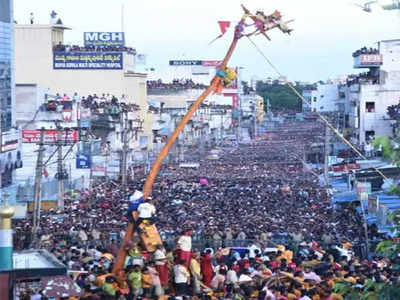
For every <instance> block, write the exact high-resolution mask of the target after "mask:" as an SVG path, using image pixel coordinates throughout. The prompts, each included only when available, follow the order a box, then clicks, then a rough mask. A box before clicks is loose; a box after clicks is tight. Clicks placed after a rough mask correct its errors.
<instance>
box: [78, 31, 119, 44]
mask: <svg viewBox="0 0 400 300" xmlns="http://www.w3.org/2000/svg"><path fill="white" fill-rule="evenodd" d="M83 40H84V43H85V46H125V34H124V32H84V33H83Z"/></svg>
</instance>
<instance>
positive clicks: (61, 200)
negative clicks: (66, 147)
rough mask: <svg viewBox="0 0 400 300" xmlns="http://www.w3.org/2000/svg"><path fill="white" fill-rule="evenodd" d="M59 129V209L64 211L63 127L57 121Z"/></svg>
mask: <svg viewBox="0 0 400 300" xmlns="http://www.w3.org/2000/svg"><path fill="white" fill-rule="evenodd" d="M56 128H57V182H58V196H57V208H58V209H61V210H64V181H63V180H64V172H63V166H62V163H63V156H62V131H61V130H62V127H61V126H60V123H59V121H56Z"/></svg>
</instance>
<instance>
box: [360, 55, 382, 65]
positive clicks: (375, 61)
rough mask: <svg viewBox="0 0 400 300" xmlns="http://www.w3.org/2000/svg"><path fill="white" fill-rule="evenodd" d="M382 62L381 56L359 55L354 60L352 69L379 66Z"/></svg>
mask: <svg viewBox="0 0 400 300" xmlns="http://www.w3.org/2000/svg"><path fill="white" fill-rule="evenodd" d="M382 62H383V58H382V55H381V54H361V55H359V56H357V57H355V58H354V67H356V68H358V67H366V66H380V65H381V64H382Z"/></svg>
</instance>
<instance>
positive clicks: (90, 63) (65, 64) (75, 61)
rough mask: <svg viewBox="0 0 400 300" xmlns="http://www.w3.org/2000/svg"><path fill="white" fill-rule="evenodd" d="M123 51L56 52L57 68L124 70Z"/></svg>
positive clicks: (54, 59)
mask: <svg viewBox="0 0 400 300" xmlns="http://www.w3.org/2000/svg"><path fill="white" fill-rule="evenodd" d="M122 68H123V53H122V52H54V54H53V69H55V70H64V69H69V70H88V69H93V70H122Z"/></svg>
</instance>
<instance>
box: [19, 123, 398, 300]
mask: <svg viewBox="0 0 400 300" xmlns="http://www.w3.org/2000/svg"><path fill="white" fill-rule="evenodd" d="M277 130H278V131H279V130H280V131H282V132H283V133H285V134H284V136H283V137H282V138H280V137H279V133H278V135H275V136H274V139H269V138H267V139H265V138H262V139H259V140H257V141H254V142H253V143H251V144H247V145H240V146H239V147H233V146H232V147H228V148H224V149H223V152H222V154H221V155H220V159H219V160H200V167H199V168H192V169H186V168H185V169H183V168H179V167H178V166H177V165H165V166H163V167H162V170H161V173H160V175H159V178H158V180H157V182H156V184H155V186H154V187H153V191H152V198H151V199H149V200H148V201H147V202H146V203H145V205H147V207H152V206H153V205H154V207H155V210H156V213H155V214H154V215H153V214H151V215H150V216H151V217H153V220H154V222H155V224H156V226H157V228H158V231H159V233H160V235H161V237H162V239H163V241H164V243H163V245H161V244H159V245H158V246H157V250H156V251H155V252H154V253H153V254H149V253H147V252H145V251H143V248H140V243H139V240H138V239H137V238H133V240H132V241H129V242H128V243H125V244H123V247H124V248H125V249H126V250H127V252H128V259H127V260H126V266H125V269H124V272H121V273H120V274H117V275H115V276H114V275H110V274H109V273H110V271H111V269H112V266H113V263H114V261H115V257H116V255H117V252H118V248H119V245H118V241H119V240H120V239H121V237H123V236H124V234H125V229H126V227H127V224H128V221H129V216H127V215H126V211H127V209H128V206H129V196H130V195H132V194H133V193H134V191H135V190H142V187H143V183H144V174H136V175H135V178H136V180H135V181H132V182H130V183H129V186H128V187H127V189H126V190H125V189H124V188H122V187H121V186H120V185H119V184H118V182H103V183H99V184H96V185H94V187H93V188H92V189H85V190H82V191H72V192H71V193H68V195H67V199H66V202H65V205H66V206H65V211H64V212H61V211H49V212H43V214H42V217H41V223H40V231H39V238H40V245H41V246H42V247H44V248H47V249H48V250H49V251H50V252H52V253H53V254H54V255H55V256H56V257H57V258H58V259H59V260H60V261H62V262H63V263H64V264H66V265H67V266H68V269H70V270H75V271H76V273H74V275H75V276H74V280H75V281H76V283H77V284H78V285H79V286H80V287H81V288H82V289H83V290H84V291H85V296H82V297H81V298H80V299H121V295H122V297H124V298H125V299H232V300H233V299H234V300H242V299H243V300H244V299H262V300H286V299H301V300H308V299H313V300H319V299H321V300H332V299H343V297H342V296H341V295H339V294H337V293H335V292H334V290H333V286H334V284H335V283H337V282H342V281H343V282H349V283H351V284H353V285H356V286H358V287H359V288H361V287H362V286H363V284H365V283H366V280H367V279H368V278H372V279H374V280H375V281H377V282H383V281H393V282H395V281H397V280H398V275H399V273H398V271H396V270H395V269H394V268H393V266H394V263H393V262H392V261H390V260H388V259H386V258H382V257H379V256H374V257H373V258H372V259H370V260H366V259H364V258H363V256H362V255H361V251H359V248H358V246H359V245H362V243H363V242H364V241H363V238H362V237H363V228H362V223H361V219H360V217H359V215H358V214H357V213H356V211H355V209H354V207H353V206H351V205H349V206H344V207H342V208H341V209H339V210H334V209H333V207H332V206H331V202H330V190H329V189H328V188H325V187H321V186H320V185H319V180H318V178H317V177H315V175H314V174H312V173H310V172H309V171H307V169H306V168H303V165H302V163H301V162H300V161H299V160H298V159H297V158H296V157H297V156H298V155H299V153H301V151H302V149H304V147H305V145H309V144H310V143H312V142H313V137H312V136H310V135H309V134H302V133H304V132H315V133H318V132H320V131H321V132H323V128H322V127H320V126H319V124H318V123H315V122H313V123H306V122H303V123H295V124H292V125H290V126H289V125H287V124H286V125H283V126H282V127H281V128H278V129H277ZM142 205H144V204H143V203H142V204H140V205H139V206H138V207H137V208H136V209H137V210H138V212H139V217H141V214H142V212H143V214H144V212H145V210H144V206H142ZM151 211H152V210H151ZM143 216H144V215H143ZM146 217H149V216H148V215H147V216H146ZM30 224H31V223H30V222H29V221H27V220H19V221H16V223H15V224H14V225H15V226H14V228H15V229H16V234H15V235H16V237H15V238H14V241H15V247H16V248H17V249H24V248H27V247H29V245H30V243H31V241H32V238H31V235H30V232H31V228H30V226H31V225H30ZM369 236H370V237H371V238H372V239H377V240H379V239H381V238H382V236H381V235H380V234H378V232H377V231H376V228H374V227H370V228H369ZM199 241H203V243H198V242H199ZM184 254H185V255H184ZM80 272H81V273H80ZM30 293H31V295H32V294H35V295H40V291H31V292H30ZM42 294H43V291H42ZM164 295H174V296H168V297H167V296H165V297H164ZM26 297H28V296H26ZM163 297H164V298H163ZM21 299H29V298H23V297H21ZM35 299H45V298H44V297H43V298H35Z"/></svg>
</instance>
